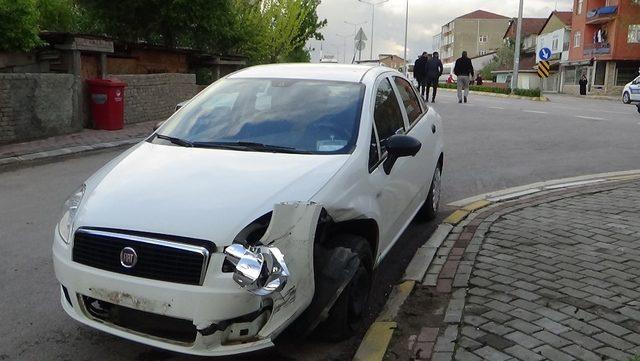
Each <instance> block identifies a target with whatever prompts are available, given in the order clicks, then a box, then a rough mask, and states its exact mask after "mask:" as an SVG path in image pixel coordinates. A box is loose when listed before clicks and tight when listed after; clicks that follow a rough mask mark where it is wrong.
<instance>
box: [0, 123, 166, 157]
mask: <svg viewBox="0 0 640 361" xmlns="http://www.w3.org/2000/svg"><path fill="white" fill-rule="evenodd" d="M156 123H157V122H143V123H135V124H127V125H125V127H124V129H121V130H115V131H108V130H94V129H83V130H82V131H80V132H77V133H72V134H65V135H59V136H54V137H49V138H45V139H40V140H34V141H30V142H24V143H15V144H7V145H0V166H5V165H16V164H20V163H24V162H28V161H32V160H40V159H46V158H52V157H57V156H61V155H68V154H73V153H80V152H85V151H90V150H97V149H105V148H113V147H119V146H124V145H129V144H134V143H137V142H139V141H140V140H142V139H144V138H145V137H146V136H148V135H149V134H151V133H152V132H153V127H154V125H155V124H156Z"/></svg>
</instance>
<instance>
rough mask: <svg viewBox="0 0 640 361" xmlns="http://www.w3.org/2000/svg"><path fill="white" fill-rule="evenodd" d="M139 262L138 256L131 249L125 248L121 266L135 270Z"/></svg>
mask: <svg viewBox="0 0 640 361" xmlns="http://www.w3.org/2000/svg"><path fill="white" fill-rule="evenodd" d="M137 262H138V254H137V253H136V250H135V249H133V248H131V247H125V248H123V249H122V251H120V264H121V265H122V267H124V268H133V266H135V265H136V263H137Z"/></svg>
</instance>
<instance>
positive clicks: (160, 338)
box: [53, 64, 444, 356]
mask: <svg viewBox="0 0 640 361" xmlns="http://www.w3.org/2000/svg"><path fill="white" fill-rule="evenodd" d="M443 161H444V155H443V141H442V120H441V118H440V116H439V115H438V114H437V113H436V111H435V110H434V109H433V108H429V107H428V106H427V105H426V104H425V103H424V102H423V101H422V100H421V99H420V97H419V96H418V95H417V93H416V90H415V88H414V87H413V86H411V84H410V82H409V81H408V80H407V79H406V78H405V77H404V76H403V75H402V74H401V73H399V72H397V71H394V70H391V69H389V68H386V67H379V66H363V65H340V64H329V65H326V64H306V65H301V64H299V65H293V64H291V65H266V66H257V67H251V68H247V69H244V70H241V71H239V72H236V73H233V74H231V75H228V76H226V77H225V78H223V79H221V80H219V81H217V82H216V83H214V84H212V85H211V86H209V87H208V88H206V89H205V90H204V91H202V92H201V93H200V94H198V95H197V96H196V97H194V98H193V99H191V100H190V101H189V102H187V103H186V104H185V105H184V106H183V107H181V108H180V109H179V110H178V111H176V112H175V113H174V114H173V115H172V116H171V117H170V118H169V119H168V120H167V121H166V122H165V123H164V124H162V125H161V126H160V127H159V128H158V129H157V130H156V131H154V133H153V134H152V135H151V136H150V137H149V138H147V139H146V140H145V141H143V142H141V143H139V144H137V145H136V146H134V147H133V148H131V149H129V150H128V151H126V152H124V153H123V154H121V155H120V156H118V157H117V158H115V159H114V160H112V161H111V162H109V163H108V164H107V165H105V166H104V167H103V168H102V169H100V170H98V171H97V172H96V173H95V174H93V175H92V176H91V177H90V178H89V179H88V180H87V181H86V182H85V183H84V184H83V185H82V186H81V187H80V188H79V189H78V191H77V192H75V193H74V194H73V195H72V196H71V197H70V198H69V200H68V201H67V202H66V203H65V210H64V214H63V216H62V219H61V220H60V222H59V224H58V225H57V226H56V229H55V232H54V241H53V261H54V269H55V274H56V277H57V279H58V280H59V282H60V295H61V303H62V307H63V308H64V310H65V311H66V312H67V313H68V314H69V315H70V316H71V317H72V318H74V319H75V320H77V321H80V322H82V323H84V324H86V325H88V326H91V327H93V328H96V329H98V330H102V331H105V332H108V333H111V334H113V335H117V336H120V337H124V338H126V339H129V340H133V341H137V342H141V343H144V344H148V345H152V346H156V347H160V348H164V349H168V350H173V351H178V352H183V353H188V354H196V355H207V356H219V355H228V354H237V353H243V352H249V351H254V350H258V349H262V348H266V347H270V346H272V345H273V340H274V339H275V337H276V336H278V335H279V334H280V333H281V332H283V330H285V328H288V327H290V328H292V330H295V333H296V334H307V333H309V332H311V331H314V332H317V334H319V335H323V336H324V337H325V338H328V339H345V338H348V337H350V336H351V335H352V334H353V332H354V331H355V330H356V329H357V328H358V325H359V322H360V321H361V320H362V318H363V316H364V310H365V309H366V303H367V298H368V295H369V293H370V289H371V288H372V287H375V286H374V285H372V275H373V272H374V270H375V269H376V267H377V265H378V264H379V263H380V261H381V260H382V259H383V258H384V257H385V255H386V254H387V253H388V252H389V250H390V249H391V248H392V247H393V246H394V244H395V243H396V241H397V240H398V238H399V237H400V235H401V234H402V233H403V231H404V229H405V228H406V227H407V226H408V225H409V223H410V222H411V221H412V219H413V218H414V216H416V215H417V214H419V216H420V217H423V218H425V219H433V218H434V217H435V215H436V212H437V210H438V204H439V201H440V188H441V172H442V169H443ZM105 351H107V350H105Z"/></svg>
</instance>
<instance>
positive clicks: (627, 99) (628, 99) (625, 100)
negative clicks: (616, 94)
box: [622, 92, 631, 104]
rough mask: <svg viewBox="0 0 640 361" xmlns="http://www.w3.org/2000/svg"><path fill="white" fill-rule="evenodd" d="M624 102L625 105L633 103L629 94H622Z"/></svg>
mask: <svg viewBox="0 0 640 361" xmlns="http://www.w3.org/2000/svg"><path fill="white" fill-rule="evenodd" d="M622 102H623V103H625V104H630V103H631V96H630V95H629V92H624V94H622Z"/></svg>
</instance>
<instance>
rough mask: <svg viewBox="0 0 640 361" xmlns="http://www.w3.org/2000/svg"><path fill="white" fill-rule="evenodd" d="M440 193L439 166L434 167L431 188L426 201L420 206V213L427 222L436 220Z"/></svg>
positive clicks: (440, 176)
mask: <svg viewBox="0 0 640 361" xmlns="http://www.w3.org/2000/svg"><path fill="white" fill-rule="evenodd" d="M441 191H442V170H441V169H440V166H438V167H436V170H435V171H434V172H433V179H432V180H431V187H430V188H429V194H428V195H427V200H426V201H425V202H424V205H423V206H422V213H423V214H424V215H425V218H426V219H427V220H429V221H431V220H433V219H435V218H436V216H437V215H438V207H439V206H440V193H441Z"/></svg>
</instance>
